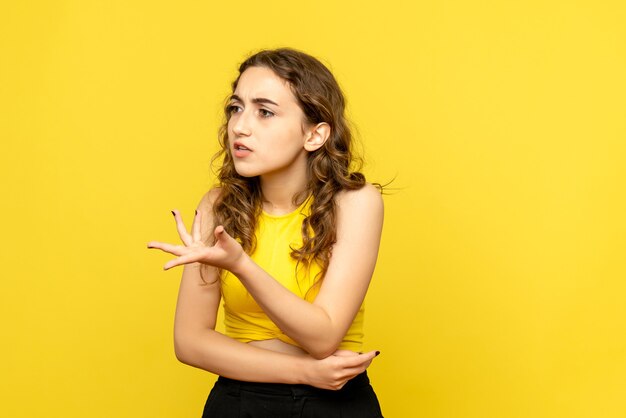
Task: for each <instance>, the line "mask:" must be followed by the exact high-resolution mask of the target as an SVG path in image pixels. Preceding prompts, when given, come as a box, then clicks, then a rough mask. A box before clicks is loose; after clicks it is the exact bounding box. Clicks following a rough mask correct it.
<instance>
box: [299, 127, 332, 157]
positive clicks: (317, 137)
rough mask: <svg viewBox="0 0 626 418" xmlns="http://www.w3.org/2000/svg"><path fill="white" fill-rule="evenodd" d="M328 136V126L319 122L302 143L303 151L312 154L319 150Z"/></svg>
mask: <svg viewBox="0 0 626 418" xmlns="http://www.w3.org/2000/svg"><path fill="white" fill-rule="evenodd" d="M329 136H330V125H329V124H327V123H326V122H320V123H318V124H317V125H315V126H313V127H312V128H311V129H310V130H309V132H308V134H307V138H306V140H305V141H304V149H305V150H307V151H309V152H313V151H315V150H318V149H319V148H321V146H322V145H324V143H325V142H326V140H327V139H328V137H329Z"/></svg>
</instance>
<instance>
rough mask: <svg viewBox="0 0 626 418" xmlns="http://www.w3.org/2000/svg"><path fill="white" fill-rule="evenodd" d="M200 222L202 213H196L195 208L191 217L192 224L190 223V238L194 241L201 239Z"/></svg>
mask: <svg viewBox="0 0 626 418" xmlns="http://www.w3.org/2000/svg"><path fill="white" fill-rule="evenodd" d="M201 223H202V215H201V214H200V213H198V210H197V209H196V214H195V216H194V217H193V224H191V238H192V239H193V240H194V241H200V240H201V239H202V235H201V233H200V229H201V228H200V224H201Z"/></svg>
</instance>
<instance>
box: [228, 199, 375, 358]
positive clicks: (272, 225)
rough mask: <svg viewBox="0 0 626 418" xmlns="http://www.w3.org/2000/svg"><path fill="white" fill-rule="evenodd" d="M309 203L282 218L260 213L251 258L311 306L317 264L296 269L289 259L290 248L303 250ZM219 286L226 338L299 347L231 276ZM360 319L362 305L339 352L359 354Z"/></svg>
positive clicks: (237, 280) (362, 312)
mask: <svg viewBox="0 0 626 418" xmlns="http://www.w3.org/2000/svg"><path fill="white" fill-rule="evenodd" d="M311 200H312V199H310V198H309V199H307V200H305V201H304V203H302V204H301V205H300V206H299V207H298V208H297V209H296V210H295V211H293V212H291V213H288V214H285V215H270V214H268V213H265V212H264V211H263V212H262V213H261V215H260V216H259V219H258V221H257V226H256V230H255V235H256V239H257V245H256V249H255V251H254V252H253V253H252V254H251V255H250V256H251V258H252V259H253V260H254V261H255V262H256V263H257V264H258V265H259V266H261V268H263V270H265V271H266V272H267V273H269V274H270V276H272V277H273V278H274V279H275V280H277V281H278V282H279V283H281V284H282V285H283V286H284V287H286V288H287V289H288V290H290V291H291V292H292V293H294V294H296V295H297V296H298V297H300V298H302V299H304V300H307V301H308V302H313V301H314V300H315V297H316V296H317V294H318V293H319V288H320V285H321V279H322V278H321V277H316V275H317V274H318V273H319V272H320V266H319V265H318V264H317V263H316V262H312V263H310V264H309V266H308V267H306V266H304V265H302V264H300V265H298V263H297V261H296V260H294V259H293V258H292V257H291V255H290V253H291V249H290V246H291V247H293V248H300V247H301V246H302V233H301V230H302V229H301V228H302V220H303V219H304V218H305V217H306V216H307V215H308V213H309V210H310V203H311ZM316 281H317V284H316ZM221 286H222V297H223V300H224V325H225V334H226V335H227V336H229V337H231V338H234V339H236V340H238V341H242V342H246V343H247V342H250V341H259V340H268V339H279V340H281V341H283V342H285V343H288V344H292V345H296V346H298V344H297V343H296V342H295V341H294V340H292V339H291V338H290V337H288V336H287V335H286V334H284V333H283V332H282V331H281V330H280V329H279V328H278V327H277V326H276V324H274V322H272V320H271V319H270V318H269V317H268V316H267V315H266V314H265V312H263V310H262V309H261V307H260V306H259V305H258V304H257V303H256V301H255V300H254V299H253V298H252V296H251V295H250V293H248V291H247V289H246V288H245V287H244V286H243V285H242V284H241V282H240V281H239V279H238V278H237V277H235V276H234V275H233V274H232V273H230V272H229V271H224V274H223V275H222V278H221ZM363 316H364V306H363V305H361V308H360V309H359V311H358V313H357V314H356V317H355V319H354V321H353V322H352V325H351V326H350V328H349V330H348V332H347V333H346V335H345V336H344V338H343V341H342V342H341V344H340V345H339V348H340V349H343V350H352V351H357V352H358V351H361V350H362V344H363Z"/></svg>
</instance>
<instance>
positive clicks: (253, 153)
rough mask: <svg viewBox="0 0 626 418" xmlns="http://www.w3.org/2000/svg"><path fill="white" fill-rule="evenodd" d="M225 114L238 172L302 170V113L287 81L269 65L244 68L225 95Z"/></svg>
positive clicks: (264, 173)
mask: <svg viewBox="0 0 626 418" xmlns="http://www.w3.org/2000/svg"><path fill="white" fill-rule="evenodd" d="M229 113H230V119H229V121H228V146H229V148H230V153H231V155H232V157H233V161H234V164H235V170H236V171H237V173H238V174H239V175H241V176H245V177H253V176H264V175H287V176H291V175H294V174H295V173H296V172H299V170H304V171H306V154H307V151H306V150H305V149H304V144H305V140H306V137H307V134H306V133H305V129H304V127H305V125H306V124H305V116H304V113H303V112H302V109H300V106H299V105H298V103H297V101H296V98H295V96H294V95H293V93H292V92H291V89H290V87H289V85H288V84H287V82H286V81H285V80H283V79H282V78H280V77H278V76H277V75H276V74H275V73H274V72H273V71H272V70H270V69H269V68H266V67H249V68H247V69H246V70H245V71H244V72H243V74H241V77H240V78H239V82H238V83H237V88H236V89H235V92H234V93H233V95H232V96H231V98H230V102H229ZM301 173H302V172H299V174H301Z"/></svg>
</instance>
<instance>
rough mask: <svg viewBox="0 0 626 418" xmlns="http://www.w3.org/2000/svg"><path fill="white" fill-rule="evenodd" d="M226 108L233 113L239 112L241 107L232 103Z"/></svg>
mask: <svg viewBox="0 0 626 418" xmlns="http://www.w3.org/2000/svg"><path fill="white" fill-rule="evenodd" d="M226 109H227V111H228V114H231V113H235V112H239V110H240V109H241V108H240V107H239V106H237V105H230V106H228V107H227V108H226Z"/></svg>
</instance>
